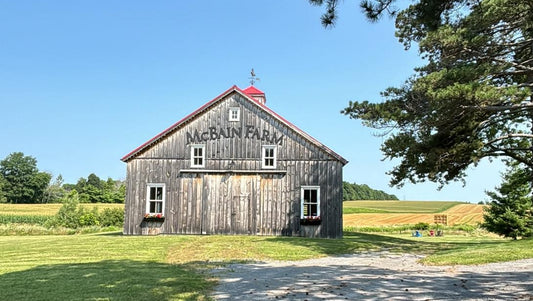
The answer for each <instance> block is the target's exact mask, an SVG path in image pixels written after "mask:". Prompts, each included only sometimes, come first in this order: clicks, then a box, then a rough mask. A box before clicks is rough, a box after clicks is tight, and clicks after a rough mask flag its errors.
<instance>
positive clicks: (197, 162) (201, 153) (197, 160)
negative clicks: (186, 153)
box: [191, 144, 205, 167]
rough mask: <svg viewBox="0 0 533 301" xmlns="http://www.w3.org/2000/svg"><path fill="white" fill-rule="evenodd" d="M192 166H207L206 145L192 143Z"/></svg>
mask: <svg viewBox="0 0 533 301" xmlns="http://www.w3.org/2000/svg"><path fill="white" fill-rule="evenodd" d="M191 167H205V145H203V144H193V145H191Z"/></svg>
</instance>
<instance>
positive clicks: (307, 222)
mask: <svg viewBox="0 0 533 301" xmlns="http://www.w3.org/2000/svg"><path fill="white" fill-rule="evenodd" d="M321 223H322V219H321V218H320V216H305V217H304V218H301V219H300V225H304V226H312V225H320V224H321Z"/></svg>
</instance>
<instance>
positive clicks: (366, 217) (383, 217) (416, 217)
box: [343, 202, 484, 227]
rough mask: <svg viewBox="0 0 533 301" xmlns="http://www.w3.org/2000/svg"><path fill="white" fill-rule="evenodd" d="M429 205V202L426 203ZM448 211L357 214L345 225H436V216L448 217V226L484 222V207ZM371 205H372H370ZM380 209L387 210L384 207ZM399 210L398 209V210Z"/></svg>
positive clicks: (346, 217) (348, 217)
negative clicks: (422, 223) (421, 223)
mask: <svg viewBox="0 0 533 301" xmlns="http://www.w3.org/2000/svg"><path fill="white" fill-rule="evenodd" d="M424 203H427V202H424ZM456 204H457V205H455V206H453V207H451V208H449V209H447V210H446V211H444V212H440V213H437V212H435V213H356V214H345V215H344V216H343V219H344V220H343V225H344V226H345V227H346V226H354V227H361V226H390V225H403V224H416V223H419V222H424V223H428V224H432V223H434V216H435V214H446V215H448V225H450V226H453V225H457V224H476V223H480V222H482V221H483V207H484V206H483V205H475V204H462V203H456ZM369 205H371V204H369ZM380 209H382V210H386V209H385V208H384V207H381V208H380ZM397 210H398V209H397Z"/></svg>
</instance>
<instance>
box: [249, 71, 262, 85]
mask: <svg viewBox="0 0 533 301" xmlns="http://www.w3.org/2000/svg"><path fill="white" fill-rule="evenodd" d="M250 75H251V76H250V77H248V78H249V79H250V84H251V85H252V86H253V85H254V84H255V82H256V81H259V80H260V79H259V77H256V76H255V72H254V68H252V71H251V72H250Z"/></svg>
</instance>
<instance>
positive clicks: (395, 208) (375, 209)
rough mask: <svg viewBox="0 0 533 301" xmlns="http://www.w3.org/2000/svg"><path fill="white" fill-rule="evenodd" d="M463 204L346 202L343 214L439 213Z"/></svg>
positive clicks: (438, 202) (440, 202)
mask: <svg viewBox="0 0 533 301" xmlns="http://www.w3.org/2000/svg"><path fill="white" fill-rule="evenodd" d="M458 204H462V203H460V202H449V201H345V202H343V214H352V213H439V212H443V211H445V210H448V209H450V208H451V207H453V206H455V205H458Z"/></svg>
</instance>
